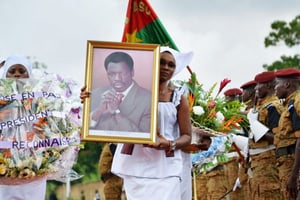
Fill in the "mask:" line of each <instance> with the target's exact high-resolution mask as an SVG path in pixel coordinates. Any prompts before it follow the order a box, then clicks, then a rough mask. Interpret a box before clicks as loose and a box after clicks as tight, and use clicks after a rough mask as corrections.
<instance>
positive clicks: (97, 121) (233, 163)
mask: <svg viewBox="0 0 300 200" xmlns="http://www.w3.org/2000/svg"><path fill="white" fill-rule="evenodd" d="M192 56H193V54H192V52H188V53H180V52H178V51H175V50H173V49H171V48H168V47H161V52H160V68H159V88H158V119H157V120H158V128H157V141H156V142H155V143H154V144H147V145H143V144H128V143H126V144H123V143H119V144H115V143H106V144H105V145H104V148H103V151H102V154H101V157H100V162H99V172H100V175H101V179H102V181H103V182H104V185H105V186H104V194H105V199H111V200H120V199H121V193H122V190H123V188H124V189H125V194H126V198H127V199H128V200H140V199H143V200H147V199H149V200H150V199H151V200H152V199H165V200H169V199H172V200H176V199H178V200H191V199H196V198H197V199H198V200H217V199H226V198H227V199H228V198H229V199H230V200H234V199H251V200H267V199H270V200H271V199H272V200H276V199H278V200H288V199H292V200H293V199H297V197H298V191H299V188H298V181H299V169H300V160H299V159H300V155H299V154H300V146H299V145H300V140H299V137H300V91H299V90H298V89H299V86H300V70H298V69H295V68H286V69H280V70H276V71H264V72H260V73H258V74H257V75H256V76H255V77H253V79H252V80H249V81H247V82H245V83H244V84H243V85H241V86H240V88H231V89H229V90H227V91H225V92H224V96H225V99H226V101H228V102H230V101H239V102H242V103H244V105H245V108H244V110H241V112H242V113H243V114H244V115H245V116H247V123H248V127H246V128H243V130H241V131H239V133H238V134H236V135H235V136H233V137H232V138H233V139H232V144H231V145H232V146H231V148H230V151H229V152H227V153H226V154H227V155H226V156H227V159H226V161H225V160H224V162H221V163H220V164H218V165H217V166H215V167H213V168H212V169H210V170H208V171H205V172H202V173H200V174H198V175H197V176H196V177H194V178H195V179H196V180H194V186H195V187H193V185H192V182H193V180H192V171H193V166H192V161H191V160H192V159H191V154H192V153H189V152H187V151H184V149H185V148H186V147H188V146H189V145H190V144H191V141H192V132H193V129H192V125H191V119H190V107H189V101H188V99H187V95H186V94H187V90H186V88H185V87H178V86H177V85H175V84H173V82H172V81H171V80H172V78H173V77H174V76H175V75H176V74H177V73H179V72H180V71H181V70H182V69H184V68H185V67H186V66H187V65H188V64H189V62H190V61H191V59H192ZM25 61H27V60H26V59H25ZM3 63H4V67H3V68H2V69H1V77H2V78H17V79H18V78H30V76H31V68H28V65H27V64H26V63H25V64H24V63H22V62H20V61H16V62H14V63H10V60H9V59H8V60H6V61H5V62H3ZM29 66H30V65H29ZM103 66H104V67H105V70H106V73H107V75H108V80H109V83H110V86H108V87H106V88H105V89H103V90H97V91H87V88H86V86H84V87H82V89H81V93H80V99H81V102H82V103H84V102H85V101H86V99H87V98H90V97H91V96H93V95H97V96H98V97H94V98H92V100H93V101H94V102H92V103H91V106H92V108H93V109H91V122H93V124H94V125H95V126H94V127H96V128H100V129H105V130H114V131H142V132H149V129H150V125H149V120H150V119H151V118H150V105H151V94H150V92H149V91H147V89H145V88H142V87H141V86H139V84H138V83H137V82H136V81H135V80H134V79H133V77H134V59H132V58H131V56H130V55H128V54H127V53H125V52H119V51H116V52H114V53H112V54H110V55H109V56H108V57H107V59H106V60H105V63H104V64H103ZM99 91H100V92H99ZM132 101H137V103H132ZM133 111H134V112H133ZM147 122H148V123H147ZM91 127H92V124H91ZM195 132H196V134H199V135H198V136H199V138H200V139H199V140H198V141H197V142H199V145H201V144H200V143H202V142H206V143H205V144H207V145H204V146H203V148H202V150H201V152H205V151H206V150H208V149H209V148H210V145H213V143H214V140H215V138H217V137H218V136H212V135H209V134H207V133H203V132H201V131H200V132H197V130H196V131H195ZM208 135H209V136H208ZM201 136H205V137H201ZM205 139H206V141H205ZM241 140H242V141H243V142H245V141H246V143H242V144H240V143H239V141H241ZM245 144H246V145H245ZM201 152H197V153H201ZM42 183H43V184H41V185H39V187H41V191H42V192H40V193H39V196H38V197H36V199H42V198H43V197H41V195H42V196H45V184H46V179H45V178H44V179H42ZM31 184H34V183H31ZM25 185H26V187H25ZM28 186H29V187H31V186H30V184H28V183H26V184H24V188H25V189H24V190H26V191H23V190H22V189H21V188H22V187H21V185H18V186H17V188H14V187H13V186H11V185H9V186H8V185H0V193H1V196H3V195H4V196H7V197H8V196H11V198H14V197H15V196H16V195H21V196H22V197H18V198H23V197H25V196H26V195H29V193H28ZM31 189H32V190H35V189H36V187H34V188H31ZM193 190H194V193H193ZM195 190H197V191H195ZM16 191H18V192H16ZM18 193H20V194H18ZM33 193H34V192H33ZM96 196H97V198H96V199H100V195H99V193H98V190H97V191H96ZM196 196H197V197H196ZM11 198H8V199H11ZM30 199H35V198H34V196H32V195H31V194H30Z"/></svg>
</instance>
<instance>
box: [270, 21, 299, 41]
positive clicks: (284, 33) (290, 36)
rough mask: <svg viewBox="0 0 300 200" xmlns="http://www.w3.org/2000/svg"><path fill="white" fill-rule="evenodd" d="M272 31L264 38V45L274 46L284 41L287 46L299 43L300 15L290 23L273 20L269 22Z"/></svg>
mask: <svg viewBox="0 0 300 200" xmlns="http://www.w3.org/2000/svg"><path fill="white" fill-rule="evenodd" d="M271 28H272V31H271V32H270V34H269V35H268V36H267V37H266V38H265V46H266V47H269V46H276V45H278V43H280V42H284V43H285V45H287V46H288V47H293V46H295V45H299V44H300V15H299V16H296V17H295V19H293V20H292V21H291V22H290V23H287V22H285V21H275V22H273V23H272V24H271Z"/></svg>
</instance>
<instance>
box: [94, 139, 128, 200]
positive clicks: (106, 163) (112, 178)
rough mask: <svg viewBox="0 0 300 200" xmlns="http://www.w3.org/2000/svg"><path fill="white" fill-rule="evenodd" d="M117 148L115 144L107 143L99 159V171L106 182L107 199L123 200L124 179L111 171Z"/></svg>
mask: <svg viewBox="0 0 300 200" xmlns="http://www.w3.org/2000/svg"><path fill="white" fill-rule="evenodd" d="M115 150H116V145H115V144H113V143H105V144H104V147H103V150H102V153H101V156H100V160H99V172H100V175H101V180H102V181H103V183H104V196H105V199H106V200H121V197H122V189H123V181H122V179H121V178H120V177H118V176H116V175H114V174H113V173H111V164H112V160H113V156H114V153H115Z"/></svg>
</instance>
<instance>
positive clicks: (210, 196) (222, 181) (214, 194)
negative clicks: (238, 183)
mask: <svg viewBox="0 0 300 200" xmlns="http://www.w3.org/2000/svg"><path fill="white" fill-rule="evenodd" d="M206 176H207V178H208V180H207V184H206V186H207V196H206V197H207V198H206V199H207V200H219V199H220V198H221V197H222V196H223V195H224V194H226V192H227V191H228V190H230V189H231V188H230V189H229V187H228V180H227V179H226V178H224V177H225V170H224V166H223V165H218V166H217V167H215V168H214V169H213V170H211V171H210V172H208V173H207V174H206Z"/></svg>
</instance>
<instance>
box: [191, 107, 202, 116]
mask: <svg viewBox="0 0 300 200" xmlns="http://www.w3.org/2000/svg"><path fill="white" fill-rule="evenodd" d="M193 112H194V114H195V115H202V114H204V109H203V108H202V107H201V106H194V107H193Z"/></svg>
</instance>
